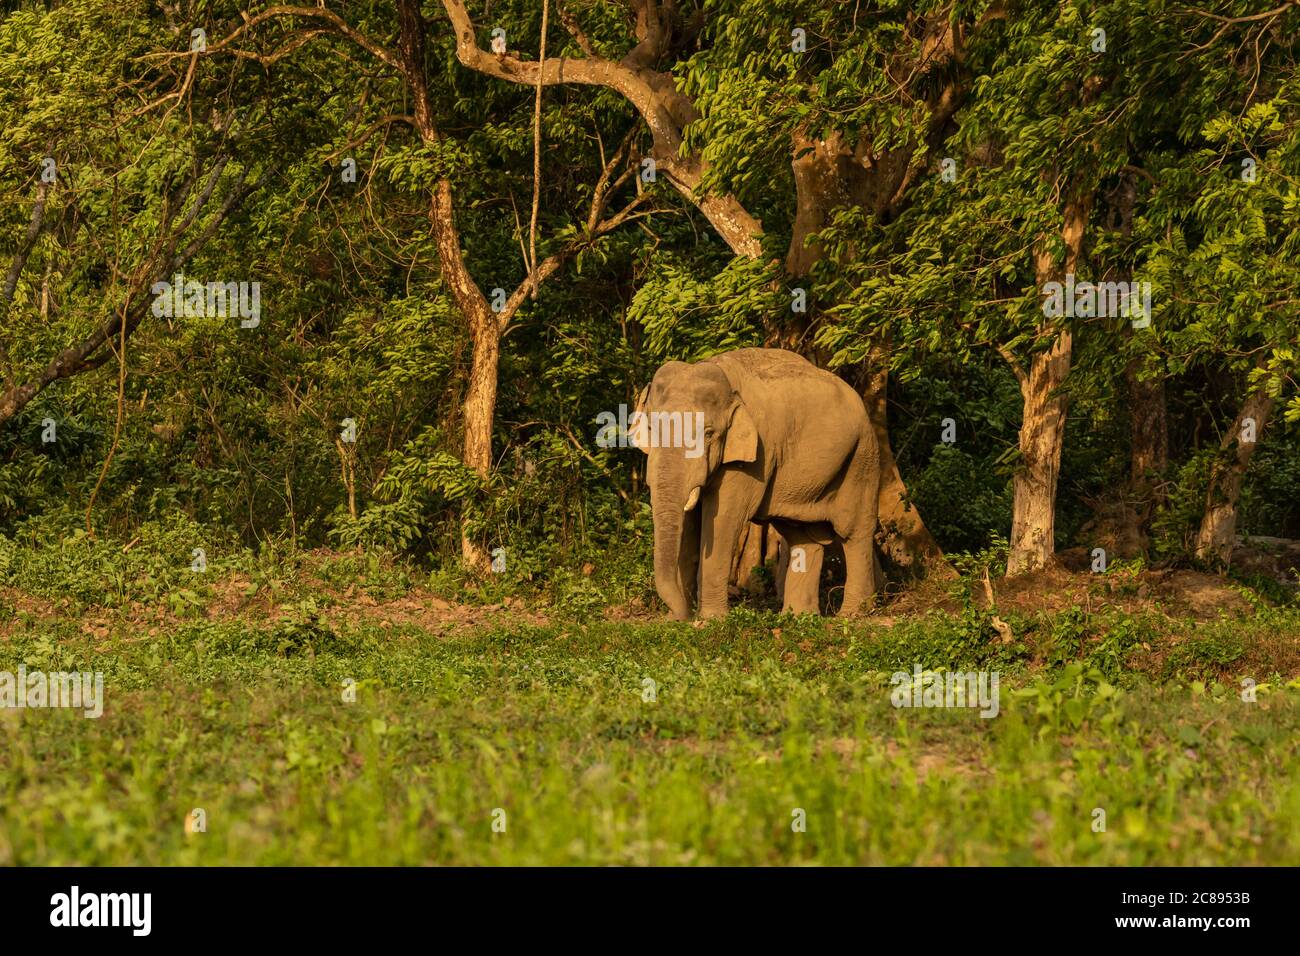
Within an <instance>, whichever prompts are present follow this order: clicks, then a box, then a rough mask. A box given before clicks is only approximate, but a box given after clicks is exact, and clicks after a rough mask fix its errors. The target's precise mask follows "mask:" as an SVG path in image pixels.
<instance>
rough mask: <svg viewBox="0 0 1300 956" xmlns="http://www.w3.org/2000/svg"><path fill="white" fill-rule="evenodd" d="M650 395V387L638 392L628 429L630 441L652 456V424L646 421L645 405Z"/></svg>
mask: <svg viewBox="0 0 1300 956" xmlns="http://www.w3.org/2000/svg"><path fill="white" fill-rule="evenodd" d="M649 395H650V386H649V385H647V386H646V387H645V388H643V389H641V391H639V392H637V396H636V402H635V403H634V405H633V406H632V416H631V418H630V419H629V421H628V429H627V437H628V440H629V441H630V442H631V443H632V444H633V445H635V446H636V447H637V448H640V449H641V451H642V452H644V453H645V454H647V455H648V454H650V423H649V422H648V421H647V420H646V408H645V403H646V398H648V397H649Z"/></svg>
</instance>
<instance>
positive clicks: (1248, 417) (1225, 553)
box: [1196, 389, 1276, 564]
mask: <svg viewBox="0 0 1300 956" xmlns="http://www.w3.org/2000/svg"><path fill="white" fill-rule="evenodd" d="M1275 404H1276V400H1275V399H1274V398H1273V397H1272V396H1271V395H1269V394H1267V393H1266V392H1265V391H1264V390H1263V389H1260V390H1258V391H1256V392H1252V393H1251V394H1250V396H1249V397H1248V398H1247V399H1246V402H1245V404H1244V405H1243V406H1242V408H1241V414H1239V415H1238V416H1237V419H1236V421H1234V422H1233V423H1232V429H1231V430H1230V431H1229V432H1228V433H1227V434H1226V435H1224V437H1223V442H1222V443H1221V444H1220V446H1219V447H1220V451H1221V454H1220V455H1219V457H1218V460H1216V461H1215V463H1214V466H1213V467H1212V468H1211V470H1210V487H1209V489H1208V490H1207V491H1206V494H1205V511H1204V513H1203V514H1202V516H1201V527H1200V531H1199V532H1198V533H1197V535H1196V556H1197V557H1198V558H1200V559H1201V560H1203V561H1217V562H1222V563H1223V564H1227V563H1228V562H1229V561H1230V560H1231V558H1232V548H1233V545H1234V544H1235V542H1236V536H1237V500H1238V498H1240V497H1241V486H1242V484H1243V483H1244V482H1245V479H1246V469H1247V468H1249V467H1250V460H1251V458H1252V457H1254V455H1255V448H1256V447H1257V446H1258V444H1259V435H1260V433H1261V432H1262V431H1263V430H1264V425H1265V424H1266V423H1267V422H1268V419H1269V416H1270V415H1272V414H1273V407H1274V405H1275ZM1234 445H1235V446H1236V447H1235V448H1233V446H1234ZM1229 449H1232V450H1231V452H1230V453H1229Z"/></svg>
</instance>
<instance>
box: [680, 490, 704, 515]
mask: <svg viewBox="0 0 1300 956" xmlns="http://www.w3.org/2000/svg"><path fill="white" fill-rule="evenodd" d="M699 501H700V486H699V485H696V486H695V487H694V488H692V489H691V493H690V495H689V496H687V498H686V506H685V507H684V508H682V511H690V510H691V509H692V508H694V507H695V506H696V505H697V504H699Z"/></svg>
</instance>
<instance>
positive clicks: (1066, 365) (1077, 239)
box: [1003, 195, 1092, 577]
mask: <svg viewBox="0 0 1300 956" xmlns="http://www.w3.org/2000/svg"><path fill="white" fill-rule="evenodd" d="M1091 211H1092V197H1091V196H1090V195H1089V196H1085V197H1083V198H1081V199H1072V200H1070V201H1068V202H1067V203H1066V204H1065V208H1064V209H1063V210H1062V223H1061V240H1062V241H1063V243H1064V246H1065V256H1064V262H1062V263H1061V264H1060V265H1059V266H1058V265H1057V263H1056V261H1055V259H1054V257H1053V254H1052V246H1053V244H1052V243H1049V242H1046V241H1044V242H1042V243H1040V244H1039V246H1038V248H1037V250H1036V251H1035V253H1034V276H1035V278H1036V279H1037V280H1038V288H1039V291H1040V292H1044V290H1045V288H1046V285H1047V283H1048V282H1051V281H1053V280H1056V281H1060V280H1061V279H1063V278H1064V277H1065V276H1066V275H1068V274H1070V273H1072V272H1074V270H1075V266H1076V265H1077V264H1078V262H1079V253H1080V250H1081V249H1082V248H1083V236H1084V231H1085V229H1086V227H1087V225H1088V215H1089V213H1090V212H1091ZM1044 294H1045V292H1044ZM1038 331H1039V334H1040V335H1046V334H1048V333H1049V332H1050V331H1051V329H1050V327H1049V326H1047V325H1046V324H1043V325H1040V326H1039V330H1038ZM1073 349H1074V335H1073V333H1072V332H1071V331H1070V330H1069V329H1068V328H1066V329H1061V330H1059V331H1057V332H1056V337H1055V339H1054V340H1053V342H1052V346H1051V348H1049V349H1048V350H1047V351H1045V352H1037V353H1035V354H1034V356H1033V358H1032V359H1031V361H1030V363H1029V371H1028V372H1025V371H1024V370H1023V369H1022V368H1021V367H1020V366H1019V365H1018V364H1017V363H1016V362H1015V360H1014V356H1011V355H1010V354H1009V353H1006V352H1004V353H1003V354H1004V355H1005V356H1006V357H1007V359H1008V361H1010V362H1011V367H1012V369H1013V370H1014V371H1015V373H1016V378H1017V380H1018V381H1019V382H1020V394H1021V397H1022V398H1023V399H1024V412H1023V415H1022V417H1021V422H1020V467H1019V468H1018V469H1017V470H1016V476H1015V479H1014V481H1013V498H1012V505H1011V548H1010V551H1009V553H1008V554H1007V577H1011V576H1013V575H1016V574H1023V573H1024V572H1026V571H1034V570H1036V569H1038V568H1044V567H1047V566H1048V565H1050V564H1051V563H1052V561H1053V560H1054V559H1055V556H1056V485H1057V481H1058V479H1059V478H1060V473H1061V450H1062V448H1063V447H1064V445H1065V413H1066V410H1067V407H1068V404H1069V403H1068V400H1067V399H1066V397H1065V395H1064V394H1062V392H1061V386H1062V385H1064V384H1065V379H1066V377H1067V376H1068V375H1069V374H1070V361H1071V358H1072V355H1073Z"/></svg>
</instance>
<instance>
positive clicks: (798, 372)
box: [708, 348, 866, 418]
mask: <svg viewBox="0 0 1300 956" xmlns="http://www.w3.org/2000/svg"><path fill="white" fill-rule="evenodd" d="M708 361H711V362H716V363H717V364H718V365H719V366H720V367H721V368H722V370H723V371H724V372H725V373H726V374H727V377H728V378H729V379H730V380H731V381H732V383H733V384H734V385H735V386H736V387H737V390H738V391H739V392H740V393H741V395H742V396H745V397H746V398H747V399H753V398H758V397H759V395H757V394H750V395H746V392H751V393H754V392H767V391H770V392H772V393H775V394H779V395H784V394H786V392H787V390H788V389H789V388H790V386H791V384H792V383H794V382H796V381H797V382H802V383H803V385H804V388H806V389H807V391H808V393H809V394H808V395H807V397H808V398H809V399H815V400H816V401H819V402H824V401H829V402H831V403H833V404H836V405H839V404H843V405H844V406H846V408H845V410H846V411H848V412H850V413H856V412H858V411H861V413H862V416H863V418H865V417H866V408H865V407H864V406H863V404H862V397H861V396H860V395H858V393H857V392H856V391H854V390H853V387H852V386H851V385H849V383H848V382H846V381H844V379H842V378H840V377H839V376H838V375H836V374H835V373H834V372H831V371H828V370H826V369H824V368H818V367H817V366H816V365H814V364H813V363H812V362H810V361H808V360H807V359H806V358H804V357H803V356H802V355H800V354H799V353H798V352H791V351H789V350H788V349H762V348H746V349H735V350H733V351H731V352H724V353H722V354H721V355H715V356H714V357H713V358H711V359H709V360H708Z"/></svg>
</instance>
